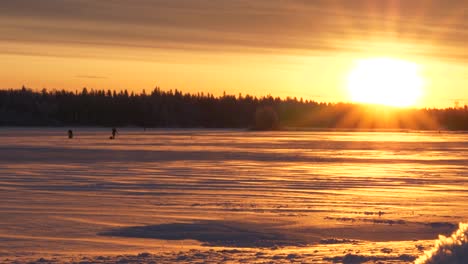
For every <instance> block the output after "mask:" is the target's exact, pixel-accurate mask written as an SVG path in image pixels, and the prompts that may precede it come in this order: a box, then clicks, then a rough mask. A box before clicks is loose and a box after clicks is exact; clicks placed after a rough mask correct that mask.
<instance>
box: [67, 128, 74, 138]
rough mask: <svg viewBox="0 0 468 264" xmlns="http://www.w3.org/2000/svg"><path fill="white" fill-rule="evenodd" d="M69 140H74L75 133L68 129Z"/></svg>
mask: <svg viewBox="0 0 468 264" xmlns="http://www.w3.org/2000/svg"><path fill="white" fill-rule="evenodd" d="M68 138H73V131H72V130H71V129H68Z"/></svg>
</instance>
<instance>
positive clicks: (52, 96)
mask: <svg viewBox="0 0 468 264" xmlns="http://www.w3.org/2000/svg"><path fill="white" fill-rule="evenodd" d="M0 126H119V127H122V126H140V127H160V128H252V129H260V130H269V129H288V128H298V129H301V128H304V129H307V128H318V129H320V128H321V129H416V130H468V107H467V106H466V105H465V106H463V107H458V108H455V107H454V108H445V109H435V108H431V109H427V108H425V109H410V108H394V107H387V106H379V105H362V104H355V103H323V102H316V101H313V100H303V99H297V98H279V97H273V96H270V95H267V96H263V97H254V96H250V95H240V94H239V95H237V96H235V95H227V94H224V95H222V96H214V95H212V94H205V93H197V94H189V93H182V92H181V91H178V90H170V91H164V90H161V89H160V88H159V87H156V88H155V89H154V90H153V91H151V92H149V93H147V92H145V91H143V92H142V93H134V92H131V93H129V92H128V91H126V90H123V91H119V92H117V91H115V90H114V91H111V90H107V91H106V90H94V89H91V90H89V89H87V88H83V90H82V91H79V92H78V91H76V92H71V91H66V90H54V91H47V90H46V89H43V90H42V91H33V90H32V89H28V88H25V87H23V88H22V89H6V90H5V89H4V90H0Z"/></svg>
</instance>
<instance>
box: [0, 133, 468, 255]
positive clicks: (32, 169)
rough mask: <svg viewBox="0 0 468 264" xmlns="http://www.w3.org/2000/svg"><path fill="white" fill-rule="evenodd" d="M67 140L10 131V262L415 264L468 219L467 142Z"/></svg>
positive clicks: (236, 136)
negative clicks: (441, 236) (413, 263)
mask: <svg viewBox="0 0 468 264" xmlns="http://www.w3.org/2000/svg"><path fill="white" fill-rule="evenodd" d="M66 130H67V129H59V128H54V129H39V128H2V129H0V263H23V262H24V263H27V262H29V261H34V262H36V263H63V262H69V263H117V262H119V263H174V262H181V263H220V262H226V263H237V262H243V263H267V262H269V261H272V262H274V263H283V262H284V263H295V262H297V263H301V262H306V263H307V262H311V263H333V262H335V263H362V262H366V261H367V263H377V262H378V263H411V262H413V261H414V260H415V259H416V258H417V257H418V256H420V255H423V254H424V251H427V250H430V249H431V248H432V246H433V245H434V241H435V239H437V238H438V235H439V234H443V235H449V234H451V233H452V232H453V231H455V230H456V229H457V228H458V223H459V222H467V220H468V174H467V173H468V169H467V168H468V134H458V133H440V134H439V133H427V132H424V133H377V132H374V133H372V132H247V131H233V130H219V131H218V130H147V131H143V129H136V128H135V129H122V130H120V131H119V134H118V135H117V138H116V139H115V140H110V139H109V136H110V129H94V128H76V129H74V133H75V138H74V139H71V140H70V139H68V138H67V135H66ZM353 261H354V262H353Z"/></svg>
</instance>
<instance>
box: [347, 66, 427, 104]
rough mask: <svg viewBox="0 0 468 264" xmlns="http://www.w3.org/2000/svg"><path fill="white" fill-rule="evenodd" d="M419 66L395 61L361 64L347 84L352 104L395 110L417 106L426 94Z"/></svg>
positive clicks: (350, 75) (351, 73) (354, 69)
mask: <svg viewBox="0 0 468 264" xmlns="http://www.w3.org/2000/svg"><path fill="white" fill-rule="evenodd" d="M419 71H420V70H419V66H418V65H417V64H416V63H413V62H410V61H405V60H400V59H393V58H370V59H363V60H358V61H357V62H356V65H355V67H354V68H353V69H352V70H351V72H350V73H349V76H348V80H347V86H348V87H347V88H348V92H349V94H350V97H351V100H352V101H353V102H358V103H367V104H380V105H387V106H395V107H408V106H414V105H415V104H416V103H417V102H418V100H419V99H421V97H422V94H423V78H422V76H421V75H420V72H419Z"/></svg>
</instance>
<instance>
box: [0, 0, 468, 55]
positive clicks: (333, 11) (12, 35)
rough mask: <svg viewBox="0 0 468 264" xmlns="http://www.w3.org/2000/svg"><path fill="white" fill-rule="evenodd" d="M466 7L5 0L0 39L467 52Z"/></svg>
mask: <svg viewBox="0 0 468 264" xmlns="http://www.w3.org/2000/svg"><path fill="white" fill-rule="evenodd" d="M467 9H468V7H467V5H466V3H464V1H455V0H448V1H447V0H434V1H431V3H430V4H428V2H427V1H425V0H414V1H365V0H340V1H326V0H318V1H305V0H284V1H267V0H257V1H247V0H219V1H210V0H174V1H167V0H133V1H127V0H109V1H95V0H66V1H63V0H42V1H36V0H5V1H1V2H0V12H1V13H2V17H1V18H0V22H1V23H2V25H3V26H2V28H0V42H1V41H3V42H5V41H9V42H19V43H42V44H43V43H46V44H47V43H53V44H61V45H102V46H108V47H114V46H117V47H122V46H127V47H134V48H151V49H168V48H170V49H181V50H185V49H187V48H189V49H196V50H203V51H213V52H216V51H219V50H221V51H223V50H229V51H231V50H237V51H244V50H250V51H254V52H279V53H281V52H285V53H287V52H297V51H299V52H303V53H314V52H321V53H323V52H331V51H337V50H338V51H345V52H359V51H364V50H367V48H368V47H367V45H368V43H370V42H373V41H377V40H378V41H380V42H395V43H414V46H419V45H421V46H424V47H428V46H429V47H435V48H433V49H427V51H426V52H425V55H429V56H434V57H447V58H450V59H454V58H455V59H458V58H460V59H461V60H466V54H465V53H466V52H465V43H466V42H467V41H468V19H467V14H468V10H467ZM416 50H420V49H416ZM440 51H442V52H440ZM404 52H408V53H417V52H416V51H413V50H409V49H406V50H404Z"/></svg>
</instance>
